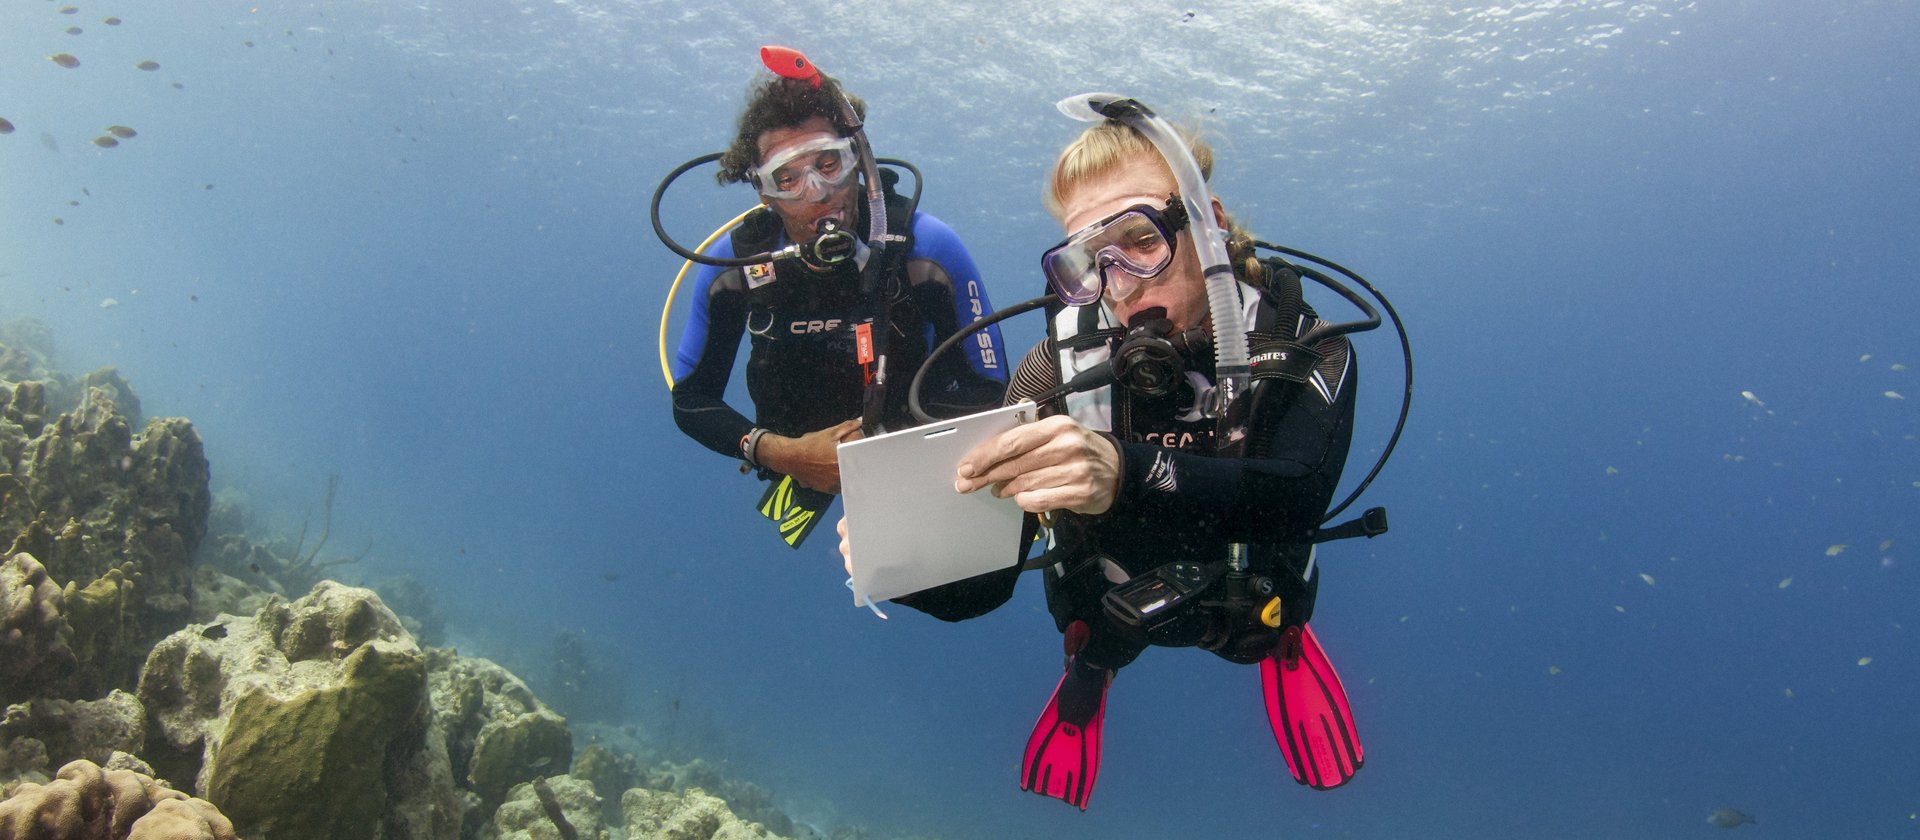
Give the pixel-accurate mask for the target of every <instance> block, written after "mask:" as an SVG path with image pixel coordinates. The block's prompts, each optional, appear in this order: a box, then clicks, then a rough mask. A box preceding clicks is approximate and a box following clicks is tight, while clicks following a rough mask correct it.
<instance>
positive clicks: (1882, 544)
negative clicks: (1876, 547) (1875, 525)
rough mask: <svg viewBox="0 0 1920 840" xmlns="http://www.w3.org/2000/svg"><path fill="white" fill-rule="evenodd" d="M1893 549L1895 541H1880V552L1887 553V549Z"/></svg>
mask: <svg viewBox="0 0 1920 840" xmlns="http://www.w3.org/2000/svg"><path fill="white" fill-rule="evenodd" d="M1892 547H1893V540H1892V539H1884V540H1881V541H1880V550H1881V551H1886V550H1887V549H1889V548H1892Z"/></svg>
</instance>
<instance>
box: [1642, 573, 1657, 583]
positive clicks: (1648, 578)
mask: <svg viewBox="0 0 1920 840" xmlns="http://www.w3.org/2000/svg"><path fill="white" fill-rule="evenodd" d="M1640 579H1641V580H1644V581H1646V582H1647V585H1648V586H1652V585H1654V583H1653V575H1650V574H1647V573H1646V572H1641V573H1640Z"/></svg>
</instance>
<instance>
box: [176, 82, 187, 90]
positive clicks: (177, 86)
mask: <svg viewBox="0 0 1920 840" xmlns="http://www.w3.org/2000/svg"><path fill="white" fill-rule="evenodd" d="M173 89H174V90H186V89H187V86H186V85H183V84H180V83H179V82H174V83H173Z"/></svg>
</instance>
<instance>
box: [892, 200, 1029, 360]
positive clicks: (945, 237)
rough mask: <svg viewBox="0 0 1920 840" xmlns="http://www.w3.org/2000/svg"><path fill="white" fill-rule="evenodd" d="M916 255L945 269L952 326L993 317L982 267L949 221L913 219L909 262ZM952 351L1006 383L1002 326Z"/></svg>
mask: <svg viewBox="0 0 1920 840" xmlns="http://www.w3.org/2000/svg"><path fill="white" fill-rule="evenodd" d="M915 256H920V257H924V258H925V259H928V260H932V261H933V262H935V263H937V264H939V265H940V266H941V267H942V268H944V269H946V274H947V277H948V280H949V282H950V283H951V284H952V289H953V302H952V305H953V316H954V320H953V323H955V324H956V325H958V326H965V325H967V324H971V323H973V322H974V321H977V320H979V319H981V318H984V317H986V316H988V315H991V314H993V302H992V301H990V300H988V299H987V284H986V282H985V281H984V280H982V279H981V277H980V267H979V266H978V265H975V264H974V262H973V255H972V254H971V253H968V251H967V246H966V245H965V244H963V243H962V242H961V241H960V236H959V235H958V234H956V233H954V232H953V228H951V227H948V226H947V223H946V222H942V221H940V220H939V219H936V218H934V217H933V216H931V215H928V214H926V213H920V214H917V215H915V216H914V219H913V251H912V253H910V254H909V255H908V259H912V258H913V257H915ZM951 334H952V333H951V332H948V333H946V334H940V335H935V336H933V341H934V342H936V343H937V342H940V341H945V340H946V338H947V336H948V335H951ZM953 352H955V353H960V354H962V355H964V356H965V357H966V359H967V363H968V365H969V366H971V367H972V368H973V371H974V373H976V374H979V375H980V376H983V377H986V378H988V379H992V380H994V381H996V382H999V383H1002V384H1005V383H1006V381H1007V354H1006V345H1005V344H1002V343H1001V341H1000V325H999V324H995V325H993V326H990V327H988V328H986V329H985V330H982V331H980V332H979V333H978V334H976V335H975V336H974V337H973V340H972V341H968V342H966V343H964V344H962V345H961V346H960V347H959V348H956V349H955V350H954V351H953Z"/></svg>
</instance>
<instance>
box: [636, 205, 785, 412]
mask: <svg viewBox="0 0 1920 840" xmlns="http://www.w3.org/2000/svg"><path fill="white" fill-rule="evenodd" d="M758 209H760V205H758V204H756V205H754V206H752V207H749V208H747V209H746V211H745V212H743V213H741V214H740V215H738V216H735V217H733V220H732V221H729V222H727V223H726V224H724V225H721V226H720V229H719V230H716V231H714V232H713V235H711V236H708V237H707V239H706V241H704V242H701V243H700V246H699V247H697V248H695V249H693V251H694V253H696V254H698V253H704V252H705V251H706V250H707V247H708V246H710V245H712V244H713V243H715V242H717V241H719V240H720V237H722V236H725V235H726V234H727V231H730V230H733V229H734V228H736V227H739V226H740V222H741V220H743V219H745V218H746V217H747V213H752V212H753V211H755V210H758ZM692 270H693V260H687V261H686V262H685V263H683V264H682V265H681V266H680V273H679V274H676V275H674V276H673V285H672V286H669V287H667V305H666V306H663V307H661V308H660V375H661V376H663V377H665V378H666V380H667V390H669V391H671V390H673V365H671V364H669V363H668V362H667V319H668V317H669V316H671V315H672V314H673V296H674V294H675V293H676V292H678V291H680V281H682V280H685V279H687V272H689V271H692Z"/></svg>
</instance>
